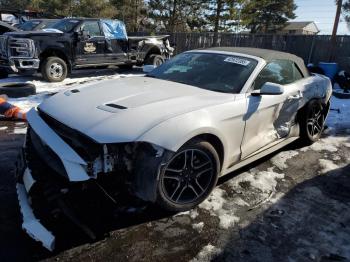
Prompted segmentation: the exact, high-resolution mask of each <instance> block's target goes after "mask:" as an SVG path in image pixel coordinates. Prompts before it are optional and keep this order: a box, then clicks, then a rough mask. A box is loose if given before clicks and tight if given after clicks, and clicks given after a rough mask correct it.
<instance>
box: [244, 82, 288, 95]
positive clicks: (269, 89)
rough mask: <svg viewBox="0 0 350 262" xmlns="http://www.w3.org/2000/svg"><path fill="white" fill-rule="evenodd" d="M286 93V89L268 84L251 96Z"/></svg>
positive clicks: (278, 85)
mask: <svg viewBox="0 0 350 262" xmlns="http://www.w3.org/2000/svg"><path fill="white" fill-rule="evenodd" d="M283 93H284V87H283V86H282V85H280V84H275V83H271V82H266V83H265V84H263V86H262V87H261V89H260V90H254V91H253V92H252V93H251V94H252V95H253V96H260V95H282V94H283Z"/></svg>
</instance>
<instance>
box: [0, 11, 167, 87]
mask: <svg viewBox="0 0 350 262" xmlns="http://www.w3.org/2000/svg"><path fill="white" fill-rule="evenodd" d="M172 53H173V48H172V47H171V46H170V44H169V40H168V36H167V35H165V36H149V37H128V36H127V33H126V28H125V25H124V23H123V22H121V21H119V20H110V19H90V18H66V19H61V20H59V21H58V22H57V23H55V24H53V25H52V26H51V27H50V28H46V29H44V30H41V31H26V32H24V31H23V32H11V33H6V34H4V35H3V36H0V77H7V74H8V73H17V74H23V73H26V74H28V72H35V71H39V72H41V73H42V76H43V77H44V79H46V80H47V81H49V82H59V81H62V80H64V79H65V78H66V77H67V74H69V73H70V72H71V71H72V70H73V69H78V68H84V67H105V66H109V65H117V66H120V67H128V68H131V67H132V66H133V65H143V64H152V65H155V66H158V65H160V64H161V63H163V62H164V60H166V59H168V58H170V57H171V55H172Z"/></svg>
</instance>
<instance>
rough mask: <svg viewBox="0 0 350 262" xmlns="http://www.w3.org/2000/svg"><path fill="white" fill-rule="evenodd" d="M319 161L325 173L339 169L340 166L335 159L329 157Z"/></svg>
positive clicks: (322, 171)
mask: <svg viewBox="0 0 350 262" xmlns="http://www.w3.org/2000/svg"><path fill="white" fill-rule="evenodd" d="M319 163H320V167H321V170H320V171H321V173H322V174H325V173H327V172H329V171H332V170H335V169H338V168H339V167H340V166H338V165H337V164H335V163H334V162H333V161H331V160H328V159H320V160H319Z"/></svg>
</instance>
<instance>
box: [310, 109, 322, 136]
mask: <svg viewBox="0 0 350 262" xmlns="http://www.w3.org/2000/svg"><path fill="white" fill-rule="evenodd" d="M322 111H323V110H322V107H321V106H320V105H319V104H314V106H313V107H312V109H311V110H310V111H309V114H308V118H307V132H308V133H309V135H310V136H311V137H312V138H314V137H317V136H319V135H320V134H321V133H322V130H323V125H324V116H323V112H322Z"/></svg>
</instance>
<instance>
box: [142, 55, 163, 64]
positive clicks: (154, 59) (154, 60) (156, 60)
mask: <svg viewBox="0 0 350 262" xmlns="http://www.w3.org/2000/svg"><path fill="white" fill-rule="evenodd" d="M163 63H164V57H163V56H161V55H150V56H149V57H148V58H147V59H146V61H145V64H146V65H154V66H155V67H158V66H160V65H161V64H163Z"/></svg>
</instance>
